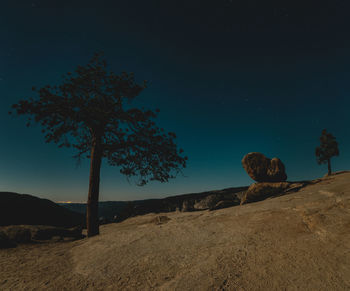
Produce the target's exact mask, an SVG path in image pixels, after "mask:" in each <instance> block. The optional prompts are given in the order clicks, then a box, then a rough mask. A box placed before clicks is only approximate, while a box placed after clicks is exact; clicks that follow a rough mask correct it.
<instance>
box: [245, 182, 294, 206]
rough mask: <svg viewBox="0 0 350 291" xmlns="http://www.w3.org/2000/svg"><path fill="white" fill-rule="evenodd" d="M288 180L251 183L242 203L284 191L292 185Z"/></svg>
mask: <svg viewBox="0 0 350 291" xmlns="http://www.w3.org/2000/svg"><path fill="white" fill-rule="evenodd" d="M291 185H292V184H291V183H288V182H274V183H271V182H262V183H254V184H252V185H250V187H249V188H248V190H247V191H246V192H245V194H244V195H243V197H242V199H241V205H242V204H245V203H249V202H256V201H261V200H264V199H266V198H268V197H271V196H275V195H277V194H280V193H283V192H284V191H286V190H287V189H288V188H290V187H291Z"/></svg>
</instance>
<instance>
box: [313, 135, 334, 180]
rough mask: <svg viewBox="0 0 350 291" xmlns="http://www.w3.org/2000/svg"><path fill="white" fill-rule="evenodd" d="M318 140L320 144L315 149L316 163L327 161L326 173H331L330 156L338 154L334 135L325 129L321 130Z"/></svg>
mask: <svg viewBox="0 0 350 291" xmlns="http://www.w3.org/2000/svg"><path fill="white" fill-rule="evenodd" d="M320 142H321V145H320V146H319V147H317V148H316V150H315V154H316V158H317V162H318V164H325V163H328V175H331V174H332V169H331V158H332V157H334V156H339V149H338V143H337V141H336V140H335V137H334V136H333V135H332V134H331V133H329V132H327V131H326V130H325V129H324V130H322V135H321V137H320Z"/></svg>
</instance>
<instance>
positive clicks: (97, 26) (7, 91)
mask: <svg viewBox="0 0 350 291" xmlns="http://www.w3.org/2000/svg"><path fill="white" fill-rule="evenodd" d="M71 2H74V4H72V3H71ZM295 2H297V1H257V0H255V1H253V0H246V1H236V0H232V1H227V0H212V1H191V0H188V1H139V0H130V1H118V0H115V1H97V0H96V1H62V0H61V1H44V0H42V1H35V0H32V1H15V0H11V1H10V0H8V1H2V3H1V7H0V40H1V46H0V110H1V111H0V118H1V122H0V130H1V132H2V137H3V138H2V142H1V144H0V161H1V163H0V191H16V192H21V193H29V194H34V195H37V196H40V197H45V198H49V199H52V200H54V201H67V200H71V201H85V200H86V198H87V189H88V177H89V161H87V160H85V161H83V162H82V164H81V166H80V167H76V166H75V160H74V159H73V158H72V156H73V154H74V152H73V151H71V150H69V149H58V148H57V147H56V145H55V144H46V143H45V142H44V137H43V136H42V134H41V132H40V126H36V127H31V128H27V127H26V126H25V119H24V118H23V117H17V118H15V117H11V116H9V115H8V114H7V112H8V111H9V109H10V106H11V104H13V103H16V102H18V101H19V100H20V99H23V98H27V97H31V96H35V94H34V93H33V92H32V91H31V87H32V86H36V87H40V86H44V85H47V84H51V85H52V84H58V83H59V82H60V81H61V76H62V74H64V73H66V72H68V71H72V70H73V69H74V68H75V67H76V66H77V65H84V64H86V63H87V62H88V61H89V59H90V57H91V56H92V54H93V52H94V51H97V50H103V51H104V53H105V58H106V60H107V62H108V63H109V65H110V68H111V69H112V70H113V71H114V72H115V73H120V72H122V71H128V72H135V76H136V79H137V80H138V81H140V82H141V81H142V80H144V79H146V80H148V81H149V87H148V88H147V89H146V90H144V92H142V94H141V95H140V96H139V97H138V100H137V101H136V102H135V105H144V106H145V107H148V108H150V109H155V108H160V110H161V112H160V115H159V118H158V125H160V126H161V127H164V128H165V129H166V130H168V131H174V132H176V133H177V136H178V139H177V143H178V145H179V146H180V147H182V148H183V149H184V150H185V153H186V155H187V156H188V157H189V161H188V167H187V168H186V169H185V171H184V174H185V175H186V177H181V176H179V177H178V178H177V179H175V180H172V181H170V182H169V183H165V184H161V183H157V182H154V183H150V184H148V185H146V186H144V187H137V186H136V185H135V184H134V183H133V182H131V183H130V184H129V183H128V182H127V180H126V178H125V177H124V176H121V175H120V174H119V170H118V169H116V168H113V167H109V166H107V165H106V164H104V165H103V167H102V172H101V193H100V198H101V200H133V199H146V198H156V197H165V196H169V195H174V194H180V193H189V192H199V191H205V190H213V189H221V188H225V187H233V186H241V185H248V184H250V183H252V182H253V181H252V180H251V179H250V178H249V177H248V175H247V174H246V173H245V171H244V170H243V168H242V166H241V159H242V157H243V156H244V155H245V154H246V153H248V152H252V151H259V152H262V153H264V154H265V155H267V156H268V157H271V158H272V157H274V156H277V157H279V158H281V160H282V161H283V162H284V163H285V165H286V170H287V174H288V179H289V180H299V179H313V178H316V177H320V176H323V175H324V173H326V166H319V165H317V163H316V158H315V156H314V150H315V147H316V146H317V145H318V142H319V141H318V138H319V136H320V134H321V130H322V129H323V128H326V129H327V130H328V131H330V132H331V133H333V135H335V136H336V138H337V140H338V142H339V149H340V156H339V157H337V158H334V159H333V168H334V170H344V169H349V168H350V114H349V111H350V98H349V92H350V82H349V80H350V69H349V68H350V31H349V27H350V19H349V17H348V11H349V5H348V4H347V3H346V2H347V1H305V2H307V4H297V3H295Z"/></svg>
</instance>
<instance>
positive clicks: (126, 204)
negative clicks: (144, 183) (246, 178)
mask: <svg viewBox="0 0 350 291" xmlns="http://www.w3.org/2000/svg"><path fill="white" fill-rule="evenodd" d="M247 188H248V187H235V188H226V189H222V190H213V191H206V192H200V193H190V194H181V195H176V196H170V197H166V198H160V199H145V200H135V201H103V202H99V217H100V218H102V217H103V218H104V219H106V220H107V221H112V220H114V217H115V216H117V220H119V221H121V220H124V219H126V218H128V217H132V216H136V215H143V214H147V213H160V212H172V211H176V210H179V211H195V210H203V209H209V208H210V207H209V206H208V207H206V206H205V205H204V206H203V207H202V208H199V207H197V208H196V206H195V205H196V203H198V202H199V201H202V200H203V199H205V198H207V197H208V196H211V197H212V198H213V199H212V200H213V201H214V202H215V201H220V200H231V201H232V205H238V204H239V202H240V199H238V198H237V195H239V193H241V192H243V191H245V190H247ZM59 205H61V206H64V207H65V208H67V209H69V210H72V211H76V212H79V213H81V214H84V215H85V213H86V203H59ZM185 205H190V206H191V205H192V208H191V207H186V209H185Z"/></svg>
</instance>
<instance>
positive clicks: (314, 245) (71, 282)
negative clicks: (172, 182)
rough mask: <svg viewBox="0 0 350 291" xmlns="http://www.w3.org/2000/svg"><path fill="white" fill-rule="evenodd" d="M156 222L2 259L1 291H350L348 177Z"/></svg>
mask: <svg viewBox="0 0 350 291" xmlns="http://www.w3.org/2000/svg"><path fill="white" fill-rule="evenodd" d="M157 215H159V214H157ZM157 215H156V214H148V215H144V216H139V217H134V218H130V219H127V220H126V221H124V222H122V223H118V224H109V225H104V226H102V227H101V235H100V236H97V237H93V238H89V239H83V240H80V241H75V242H63V243H52V244H43V245H27V246H20V247H18V248H16V249H10V250H0V290H26V288H27V290H31V289H40V290H45V289H49V290H58V289H59V290H245V291H246V290H349V289H350V173H342V174H339V175H335V176H331V177H327V178H324V179H321V180H319V181H315V183H314V184H311V185H308V186H306V187H305V188H303V189H301V190H300V191H299V192H296V193H292V194H288V195H285V196H280V197H277V198H272V199H267V200H265V201H261V202H257V203H251V204H247V205H243V206H235V207H231V208H226V209H221V210H216V211H202V212H186V213H177V212H174V213H166V214H164V215H166V216H167V217H168V218H170V220H164V221H163V220H162V219H155V217H156V216H157Z"/></svg>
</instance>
